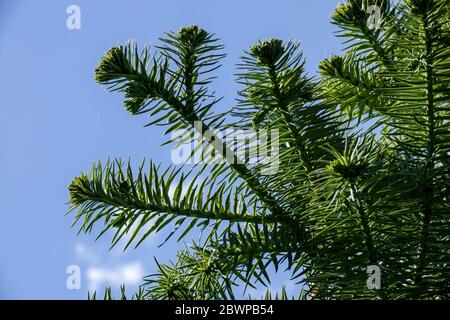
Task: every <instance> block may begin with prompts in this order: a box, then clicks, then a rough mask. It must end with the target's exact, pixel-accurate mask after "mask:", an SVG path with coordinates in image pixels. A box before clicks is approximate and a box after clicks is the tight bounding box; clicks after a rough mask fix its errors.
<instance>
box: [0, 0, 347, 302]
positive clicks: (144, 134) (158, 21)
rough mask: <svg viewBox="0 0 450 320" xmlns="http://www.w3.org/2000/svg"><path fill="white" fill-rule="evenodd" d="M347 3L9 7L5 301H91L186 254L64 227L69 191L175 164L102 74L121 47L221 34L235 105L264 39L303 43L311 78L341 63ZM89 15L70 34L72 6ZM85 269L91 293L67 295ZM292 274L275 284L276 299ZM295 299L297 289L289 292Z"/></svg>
mask: <svg viewBox="0 0 450 320" xmlns="http://www.w3.org/2000/svg"><path fill="white" fill-rule="evenodd" d="M338 2H339V1H338V0H320V1H311V0H278V1H276V2H275V1H269V0H246V1H237V0H228V1H210V0H190V1H186V0H164V1H161V0H158V1H153V0H134V1H106V0H97V1H88V0H72V1H62V0H58V1H56V0H54V1H50V0H46V1H32V0H28V1H26V0H14V1H13V0H0V64H1V75H0V88H1V92H2V95H1V102H0V104H1V106H0V121H1V125H0V142H1V143H0V145H1V150H0V166H1V169H2V171H1V183H0V199H1V207H0V217H1V220H2V223H1V226H2V231H1V232H0V249H1V251H0V252H1V255H0V299H83V298H85V297H86V296H87V293H86V292H87V289H88V288H93V287H96V286H97V287H98V288H100V289H101V288H103V287H104V286H105V285H107V284H110V285H112V286H114V287H117V286H118V285H119V283H121V282H127V283H128V285H129V286H130V288H132V287H133V286H136V285H137V284H138V279H139V276H140V275H146V274H150V273H152V272H153V271H154V270H155V265H154V262H153V256H157V257H158V259H159V260H162V261H166V260H167V259H169V258H171V257H173V256H174V254H175V252H176V249H177V247H179V246H181V244H176V243H174V242H170V243H168V244H167V245H166V246H164V247H163V248H159V249H158V248H157V245H158V244H159V243H160V242H161V240H162V239H159V238H160V237H158V236H156V237H153V238H150V239H149V240H147V242H146V243H145V244H144V245H143V246H142V247H140V248H139V249H137V250H130V251H127V252H125V253H122V252H121V250H120V248H118V249H115V250H113V251H111V252H108V247H109V246H108V244H109V242H108V241H109V240H110V237H109V236H108V235H107V236H106V237H104V238H103V239H101V240H99V241H97V242H95V241H94V239H95V235H81V236H77V234H76V229H71V228H70V223H71V220H72V217H71V216H65V212H66V210H67V208H68V207H67V205H66V202H67V200H68V192H67V186H68V184H69V183H70V181H71V179H72V178H73V177H75V176H77V175H78V174H79V173H80V172H81V171H88V170H89V168H90V166H91V164H92V163H93V162H94V161H96V160H98V159H101V160H106V159H108V158H109V157H122V158H124V159H127V158H128V157H130V158H131V159H132V160H133V161H134V162H135V163H138V162H140V161H141V160H142V159H143V158H147V159H148V158H152V159H153V160H154V161H155V162H160V161H161V162H163V163H166V164H167V165H168V164H170V149H168V148H161V147H159V144H160V143H161V142H163V141H164V140H163V139H162V136H161V134H162V131H161V130H160V128H143V125H144V124H145V122H146V120H147V119H146V118H145V117H132V116H130V115H129V114H128V113H127V112H126V111H125V110H124V109H123V108H122V97H121V96H120V95H118V94H111V93H106V91H105V90H104V88H102V87H100V86H99V85H97V84H96V83H95V82H94V80H93V70H94V68H95V66H96V65H97V63H98V60H99V58H100V57H101V56H102V55H103V53H104V52H105V51H106V50H107V49H109V48H110V47H111V46H113V45H117V44H119V43H124V42H126V41H127V40H128V39H136V40H137V42H138V43H139V44H140V46H141V47H142V46H143V45H144V44H147V43H150V44H155V43H156V38H157V37H158V36H160V35H161V34H162V33H163V32H165V31H169V30H174V31H176V30H178V29H179V28H180V27H181V26H185V25H190V24H197V25H199V26H201V27H203V28H204V29H206V30H208V31H210V32H214V33H216V34H217V35H218V36H219V37H220V38H222V43H224V44H225V47H226V53H227V54H228V55H227V57H226V59H225V60H224V64H223V67H222V69H221V70H220V77H219V79H217V81H215V82H214V83H213V85H214V87H215V89H216V90H217V93H218V95H223V96H225V97H226V98H225V99H224V100H223V101H222V102H221V105H220V106H219V109H220V111H223V110H226V109H227V108H229V107H231V106H232V105H233V104H234V99H235V97H236V94H235V92H236V90H237V86H236V85H235V84H234V73H235V68H234V65H235V64H236V63H237V62H238V61H239V60H238V59H239V57H240V56H241V54H242V50H243V49H247V48H248V47H249V46H250V45H251V44H253V43H255V42H256V41H257V40H258V39H265V38H271V37H278V38H285V39H288V38H292V39H298V40H301V42H302V49H303V50H304V52H305V57H306V58H307V61H308V70H309V71H310V72H311V74H315V73H316V70H317V65H318V63H319V62H320V61H321V60H322V59H323V58H325V57H327V56H329V55H331V53H337V52H339V49H340V48H341V46H340V40H339V39H337V38H336V37H335V36H334V35H333V31H334V27H333V26H332V25H331V24H330V22H329V21H330V19H329V16H330V13H331V12H332V10H333V8H334V7H335V6H336V5H337V3H338ZM71 4H75V5H78V6H79V7H80V9H81V29H80V30H69V29H67V27H66V19H67V17H68V14H67V13H66V9H67V7H68V6H69V5H71ZM69 265H79V266H80V268H81V271H82V288H81V290H68V289H67V288H66V278H67V274H66V268H67V267H68V266H69ZM284 280H285V275H280V276H279V277H277V279H276V281H275V282H274V283H273V288H274V289H275V288H278V287H279V286H280V285H281V284H282V283H283V282H284ZM290 289H291V290H293V289H292V288H290Z"/></svg>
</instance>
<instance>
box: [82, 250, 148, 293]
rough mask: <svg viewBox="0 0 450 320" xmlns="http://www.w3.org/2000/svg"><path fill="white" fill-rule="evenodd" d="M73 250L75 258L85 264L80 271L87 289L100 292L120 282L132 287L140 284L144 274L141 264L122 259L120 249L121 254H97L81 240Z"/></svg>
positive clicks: (116, 285) (119, 284)
mask: <svg viewBox="0 0 450 320" xmlns="http://www.w3.org/2000/svg"><path fill="white" fill-rule="evenodd" d="M74 251H75V255H76V257H77V259H78V260H79V261H80V262H82V263H83V264H85V265H86V266H85V267H83V268H82V272H83V276H84V277H83V278H84V279H85V281H87V286H86V287H87V289H88V290H89V291H101V292H102V291H103V289H104V288H105V287H112V288H113V289H117V288H118V287H119V286H121V285H122V284H124V285H125V286H126V287H134V286H137V285H140V284H141V282H142V278H143V277H144V276H145V273H144V267H143V264H142V263H141V262H140V261H124V259H126V257H125V255H124V254H123V252H122V251H121V253H122V255H120V254H118V252H116V253H114V252H109V254H99V253H97V252H96V251H95V250H93V249H92V248H89V247H87V246H86V245H85V244H83V243H81V242H78V243H76V244H75V247H74ZM111 253H113V254H111Z"/></svg>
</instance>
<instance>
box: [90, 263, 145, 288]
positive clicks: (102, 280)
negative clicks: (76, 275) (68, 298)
mask: <svg viewBox="0 0 450 320" xmlns="http://www.w3.org/2000/svg"><path fill="white" fill-rule="evenodd" d="M143 277H144V268H143V266H142V263H140V262H138V261H135V262H132V263H127V264H123V265H120V266H116V267H89V268H88V269H87V272H86V278H87V280H88V290H89V291H96V290H99V289H101V288H103V287H105V286H111V287H118V286H120V285H122V284H125V285H126V286H128V285H130V286H135V285H138V284H140V282H141V280H142V278H143Z"/></svg>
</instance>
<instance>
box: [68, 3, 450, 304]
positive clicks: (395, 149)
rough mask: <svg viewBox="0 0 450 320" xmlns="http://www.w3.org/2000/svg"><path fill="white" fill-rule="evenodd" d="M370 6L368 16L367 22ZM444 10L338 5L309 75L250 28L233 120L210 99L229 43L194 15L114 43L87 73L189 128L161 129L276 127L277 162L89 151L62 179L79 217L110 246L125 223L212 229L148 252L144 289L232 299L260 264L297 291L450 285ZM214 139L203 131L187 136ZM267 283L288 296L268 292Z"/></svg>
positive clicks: (361, 293) (408, 292)
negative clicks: (377, 273)
mask: <svg viewBox="0 0 450 320" xmlns="http://www.w3.org/2000/svg"><path fill="white" fill-rule="evenodd" d="M371 5H378V6H379V8H380V12H381V17H382V21H381V23H380V24H379V28H378V29H377V28H375V29H373V28H369V27H368V24H367V19H368V17H369V15H370V13H368V12H367V9H368V8H369V6H371ZM449 9H450V1H448V0H440V1H429V0H427V1H419V0H405V1H400V2H396V3H391V2H390V1H387V0H377V1H375V0H374V1H367V0H348V1H347V2H345V3H343V4H340V5H339V6H338V7H337V8H336V11H335V13H334V14H333V15H332V20H333V23H334V24H336V25H337V26H338V28H339V36H341V37H343V38H345V42H346V44H347V49H346V51H345V53H344V54H343V55H342V56H337V55H333V56H332V57H330V58H329V59H325V60H324V61H323V62H322V63H321V64H320V66H319V69H320V76H319V77H310V76H308V75H307V74H306V72H305V70H304V64H305V62H304V59H303V57H302V54H301V52H300V50H299V44H298V43H296V42H293V41H286V42H285V41H282V40H279V39H271V40H265V41H260V42H259V43H257V44H256V45H255V46H253V47H251V48H250V50H249V51H248V52H245V53H244V55H243V57H242V58H241V63H240V64H239V65H238V69H239V73H238V76H237V77H238V79H237V81H238V82H239V83H240V84H241V86H242V88H241V90H240V91H239V92H238V95H239V102H238V104H237V105H236V106H235V107H234V108H233V109H232V110H231V112H230V113H231V115H232V116H233V117H234V119H233V120H232V121H231V120H229V118H226V117H225V115H224V114H216V113H214V112H213V107H214V106H215V105H216V104H218V103H219V101H220V98H216V97H215V96H214V93H213V91H211V90H210V88H209V87H210V85H211V82H212V80H213V79H214V71H215V70H216V69H217V68H218V67H219V63H220V60H221V59H222V58H223V57H224V54H223V52H222V51H223V47H222V46H221V45H220V44H218V43H217V41H218V40H217V39H215V38H214V35H211V34H209V33H208V32H206V31H205V30H203V29H200V28H198V27H196V26H190V27H186V28H182V29H181V30H180V31H179V32H177V33H167V34H166V35H165V36H164V37H163V38H161V39H160V41H161V45H160V46H157V47H156V49H157V51H156V53H154V54H152V55H151V54H150V50H149V49H147V48H146V49H144V50H143V51H142V52H141V53H139V52H138V50H137V48H136V46H135V45H134V44H128V45H127V46H125V47H122V46H119V47H115V48H112V49H110V50H109V51H108V52H107V53H106V54H105V56H104V57H103V58H102V60H101V61H100V64H99V66H98V68H97V69H96V71H95V78H96V80H97V82H99V83H101V84H104V85H107V86H108V87H109V89H110V90H111V91H118V92H121V93H123V94H124V95H125V108H126V109H127V110H128V111H130V112H131V113H132V114H134V115H137V114H144V113H145V114H148V115H149V116H150V117H152V118H153V120H152V122H151V123H150V124H160V125H166V126H167V127H168V128H167V130H166V131H165V134H166V135H167V134H170V133H171V132H173V131H175V130H178V129H186V130H187V132H188V133H187V135H186V136H185V137H183V141H181V142H180V141H171V140H170V139H169V141H168V143H173V144H176V143H178V144H180V143H189V142H190V141H192V139H193V137H194V133H195V132H196V130H197V131H200V133H204V132H205V131H206V130H208V129H212V128H219V129H226V128H249V127H252V128H257V129H277V130H279V132H280V164H279V168H278V171H277V172H276V173H273V174H272V175H262V174H261V170H262V169H264V168H266V166H267V165H268V164H267V163H262V162H252V161H250V160H251V159H247V161H246V162H245V163H237V162H235V161H231V162H228V163H218V164H210V165H208V164H199V165H196V166H194V167H191V168H190V170H187V167H186V166H180V167H178V168H176V167H169V168H168V169H166V170H164V169H161V167H160V166H159V165H155V164H154V163H153V162H151V161H150V162H149V163H145V162H144V163H143V164H142V165H141V166H140V167H139V169H138V171H137V173H133V170H132V166H131V164H130V163H128V164H124V163H123V162H121V161H120V160H114V161H108V162H107V163H106V164H104V165H102V164H100V163H98V164H95V165H94V167H93V169H92V170H91V172H90V173H89V174H82V175H81V176H79V177H77V178H75V179H74V181H73V182H72V184H71V185H70V186H69V191H70V202H71V204H72V208H71V211H73V212H75V224H77V225H79V226H80V232H91V231H92V230H93V228H94V226H95V225H103V226H104V229H103V231H102V232H101V233H100V235H102V234H104V233H105V232H106V231H107V230H114V231H115V234H114V237H113V240H112V245H116V244H117V243H118V241H119V240H120V239H121V238H123V236H124V235H125V234H130V235H131V237H129V241H128V242H127V244H126V247H125V249H126V248H128V246H129V245H130V244H131V243H135V245H139V244H140V243H142V241H144V240H145V239H146V238H147V237H148V236H149V235H150V234H152V233H156V232H159V231H161V230H163V229H168V230H171V232H169V237H170V236H171V235H173V234H175V232H177V231H178V233H179V236H178V240H182V239H183V238H184V237H185V236H186V235H188V234H189V233H191V232H193V231H194V230H199V229H200V230H205V231H207V233H208V235H207V236H206V237H204V238H202V239H201V240H198V241H197V242H195V243H193V244H192V245H191V246H189V247H186V248H185V249H183V250H180V251H179V252H178V255H177V260H176V261H175V262H173V263H169V264H160V263H159V262H156V263H157V266H158V271H157V273H156V274H154V275H150V276H148V277H146V278H145V279H144V283H143V285H142V288H141V291H140V292H138V293H137V294H136V295H135V296H134V297H135V298H139V299H233V298H234V293H233V292H234V288H235V287H236V286H238V285H240V284H242V283H243V284H244V285H245V286H246V287H247V286H250V287H254V286H255V284H257V283H260V284H262V285H267V284H268V283H270V280H271V275H270V273H269V271H268V270H269V267H274V268H275V270H278V268H280V267H284V268H286V270H287V271H289V272H290V273H291V274H292V277H293V279H297V280H298V289H299V290H298V292H299V296H298V298H300V299H448V295H449V282H448V275H449V274H450V267H449V262H448V261H449V253H450V246H449V238H450V237H449V222H450V220H449V213H450V183H449V181H450V179H449V178H450V167H449V163H450V109H449V101H450V72H449V70H450V49H449V46H448V44H449V39H450V34H449V31H450V22H449V21H450V19H449ZM194 122H200V123H201V126H200V127H196V126H194ZM220 143H223V145H224V146H225V147H227V145H226V143H225V142H223V141H220ZM214 148H215V147H214V143H213V142H211V141H210V140H208V139H205V141H204V142H203V143H202V144H201V145H200V146H199V147H198V149H197V150H196V151H200V152H210V151H211V150H212V149H214ZM193 156H194V153H193V154H192V155H191V157H193ZM370 265H377V266H379V267H380V268H381V272H382V275H381V280H382V287H381V288H380V289H379V290H373V289H368V288H367V286H366V281H367V274H366V268H367V267H368V266H370ZM107 292H108V290H107ZM122 296H123V297H126V295H125V294H124V293H123V294H122ZM274 297H275V298H278V297H280V298H282V299H286V298H288V297H287V294H286V292H285V290H282V292H281V295H280V296H278V294H277V295H272V294H271V293H270V292H267V294H266V295H265V298H267V299H271V298H274ZM105 298H111V294H110V291H109V294H106V295H105ZM250 298H251V297H250ZM257 298H259V297H257Z"/></svg>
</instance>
